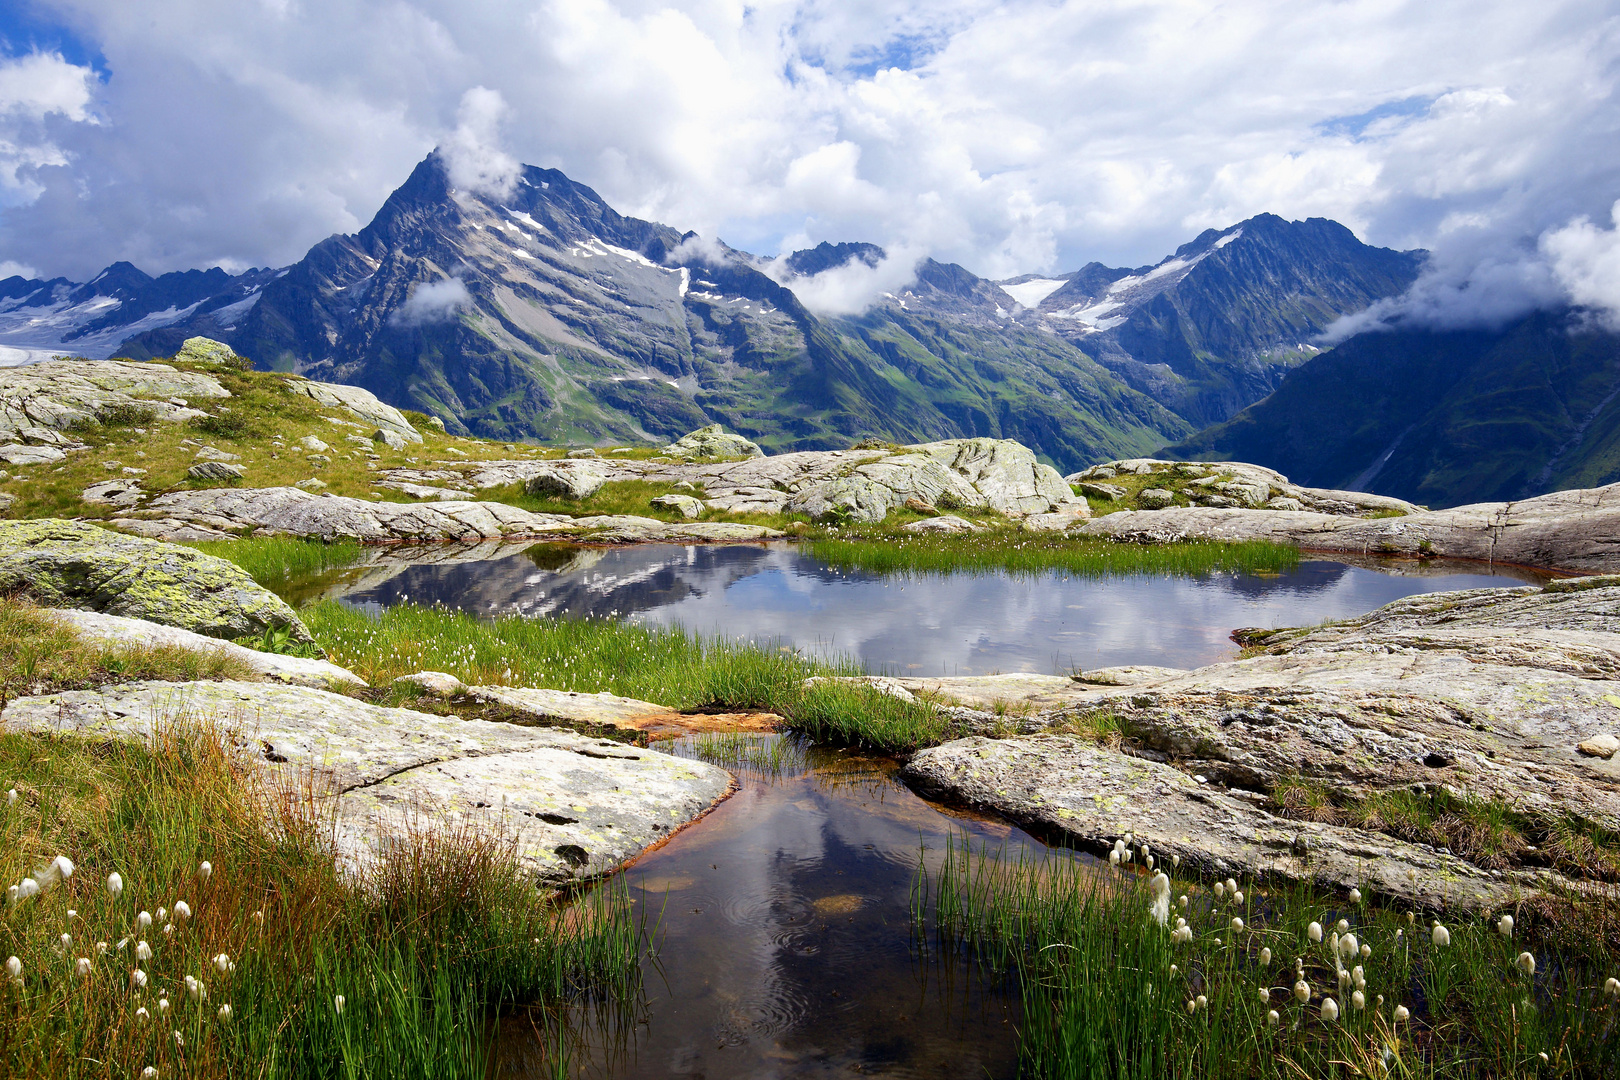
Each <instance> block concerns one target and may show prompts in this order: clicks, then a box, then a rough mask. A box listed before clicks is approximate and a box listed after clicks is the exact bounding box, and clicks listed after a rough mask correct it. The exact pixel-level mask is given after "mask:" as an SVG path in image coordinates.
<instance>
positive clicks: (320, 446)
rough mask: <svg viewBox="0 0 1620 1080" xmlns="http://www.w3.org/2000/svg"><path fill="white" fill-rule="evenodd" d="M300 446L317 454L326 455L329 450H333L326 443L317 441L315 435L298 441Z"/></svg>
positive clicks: (306, 436)
mask: <svg viewBox="0 0 1620 1080" xmlns="http://www.w3.org/2000/svg"><path fill="white" fill-rule="evenodd" d="M298 445H299V446H302V447H303V448H304V449H305V450H313V451H315V452H316V453H324V452H326V451H327V450H330V449H332V448H331V447H330V446H328V445H326V443H324V442H322V441H321V440H320V439H317V438H316V437H315V436H313V435H305V436H304V437H303V438H302V439H299V440H298Z"/></svg>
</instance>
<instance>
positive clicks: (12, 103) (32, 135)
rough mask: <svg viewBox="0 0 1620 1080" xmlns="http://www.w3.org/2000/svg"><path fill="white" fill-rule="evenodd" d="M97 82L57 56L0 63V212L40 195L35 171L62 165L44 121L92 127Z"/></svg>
mask: <svg viewBox="0 0 1620 1080" xmlns="http://www.w3.org/2000/svg"><path fill="white" fill-rule="evenodd" d="M97 83H98V80H97V78H96V73H95V72H94V71H92V70H91V69H90V68H88V67H80V66H78V65H75V64H70V63H68V62H67V61H66V60H64V59H63V58H62V56H61V54H60V53H41V52H32V53H28V54H27V55H25V56H18V57H11V58H7V59H0V208H3V207H7V206H26V205H27V204H29V203H31V202H33V201H34V200H35V199H37V198H39V197H40V196H41V195H42V194H44V192H45V186H44V185H43V184H42V183H41V182H40V181H39V179H38V175H37V174H38V170H39V169H41V168H44V167H47V166H52V165H66V164H68V161H69V156H68V154H67V152H66V151H64V150H63V149H62V148H61V147H60V146H59V145H57V143H56V142H55V141H54V140H53V138H52V136H51V134H50V132H49V130H48V128H47V126H46V120H47V118H51V119H61V120H65V121H67V122H69V123H73V124H94V123H95V122H96V117H95V115H94V114H93V113H92V112H91V109H90V105H91V101H92V98H93V94H94V88H95V86H96V85H97Z"/></svg>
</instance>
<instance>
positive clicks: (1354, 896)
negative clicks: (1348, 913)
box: [1350, 889, 1361, 904]
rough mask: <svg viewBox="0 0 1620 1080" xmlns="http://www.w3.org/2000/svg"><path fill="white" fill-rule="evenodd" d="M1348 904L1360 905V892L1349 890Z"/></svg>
mask: <svg viewBox="0 0 1620 1080" xmlns="http://www.w3.org/2000/svg"><path fill="white" fill-rule="evenodd" d="M1350 902H1351V903H1352V904H1359V903H1361V890H1360V889H1351V890H1350Z"/></svg>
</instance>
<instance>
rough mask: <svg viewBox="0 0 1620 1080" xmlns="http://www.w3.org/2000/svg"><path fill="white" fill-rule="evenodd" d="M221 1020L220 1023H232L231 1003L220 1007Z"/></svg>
mask: <svg viewBox="0 0 1620 1080" xmlns="http://www.w3.org/2000/svg"><path fill="white" fill-rule="evenodd" d="M219 1020H220V1023H222V1024H228V1023H230V1021H231V1007H230V1006H229V1005H221V1006H220V1007H219Z"/></svg>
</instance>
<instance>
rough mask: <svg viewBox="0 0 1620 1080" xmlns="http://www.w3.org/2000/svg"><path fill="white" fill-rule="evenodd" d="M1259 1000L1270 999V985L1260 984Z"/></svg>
mask: <svg viewBox="0 0 1620 1080" xmlns="http://www.w3.org/2000/svg"><path fill="white" fill-rule="evenodd" d="M1260 1000H1261V1001H1270V1000H1271V988H1270V987H1268V986H1262V987H1261V988H1260Z"/></svg>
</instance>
